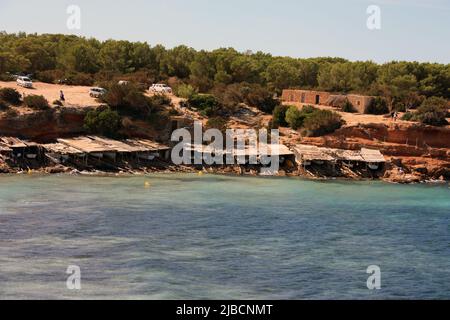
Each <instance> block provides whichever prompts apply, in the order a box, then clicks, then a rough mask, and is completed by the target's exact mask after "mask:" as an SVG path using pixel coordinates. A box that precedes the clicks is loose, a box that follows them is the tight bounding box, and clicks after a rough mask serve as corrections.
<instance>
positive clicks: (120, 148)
mask: <svg viewBox="0 0 450 320" xmlns="http://www.w3.org/2000/svg"><path fill="white" fill-rule="evenodd" d="M0 154H2V155H3V156H7V157H9V158H10V159H12V160H16V161H17V160H22V159H28V160H34V159H39V158H40V157H43V156H44V157H45V158H47V159H49V160H51V161H52V162H54V163H64V162H66V161H68V160H70V159H71V160H83V161H84V162H87V161H88V159H98V160H100V159H105V160H111V161H113V162H114V161H116V160H118V159H124V158H128V159H136V160H149V161H152V160H155V159H157V158H159V159H165V160H167V159H169V157H170V147H168V146H166V145H163V144H160V143H157V142H154V141H151V140H147V139H127V140H122V141H119V140H113V139H108V138H104V137H98V136H82V137H76V138H67V139H57V141H56V142H54V143H48V144H38V143H35V142H29V141H25V140H21V139H19V138H15V137H0Z"/></svg>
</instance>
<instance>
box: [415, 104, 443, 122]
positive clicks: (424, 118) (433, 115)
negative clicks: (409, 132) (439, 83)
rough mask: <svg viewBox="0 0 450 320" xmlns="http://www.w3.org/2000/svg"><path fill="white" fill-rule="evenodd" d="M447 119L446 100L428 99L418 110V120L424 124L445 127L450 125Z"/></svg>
mask: <svg viewBox="0 0 450 320" xmlns="http://www.w3.org/2000/svg"><path fill="white" fill-rule="evenodd" d="M446 117H447V100H446V99H444V98H438V97H431V98H428V99H426V100H425V101H424V102H423V103H422V105H421V106H420V107H419V108H418V109H417V119H418V120H419V121H420V122H422V123H424V124H428V125H432V126H445V125H447V124H448V121H447V119H446Z"/></svg>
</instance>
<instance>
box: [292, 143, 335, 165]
mask: <svg viewBox="0 0 450 320" xmlns="http://www.w3.org/2000/svg"><path fill="white" fill-rule="evenodd" d="M294 152H295V153H296V154H297V155H298V156H300V157H301V159H302V160H304V161H333V160H335V158H334V157H333V156H331V155H330V149H328V148H319V147H317V146H309V145H296V146H295V147H294Z"/></svg>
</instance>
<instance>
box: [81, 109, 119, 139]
mask: <svg viewBox="0 0 450 320" xmlns="http://www.w3.org/2000/svg"><path fill="white" fill-rule="evenodd" d="M120 127H121V118H120V115H119V114H118V113H117V112H116V111H113V110H111V108H109V107H108V108H106V109H97V110H92V111H89V112H88V114H87V115H86V117H85V118H84V128H85V129H86V130H88V131H89V132H91V133H93V134H100V135H104V136H107V137H111V138H115V137H117V136H118V135H119V134H118V132H119V130H120Z"/></svg>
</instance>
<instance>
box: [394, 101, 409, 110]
mask: <svg viewBox="0 0 450 320" xmlns="http://www.w3.org/2000/svg"><path fill="white" fill-rule="evenodd" d="M394 111H397V112H406V105H405V104H404V103H403V102H397V103H396V104H395V105H394Z"/></svg>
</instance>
